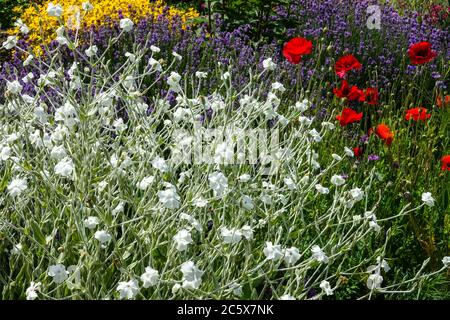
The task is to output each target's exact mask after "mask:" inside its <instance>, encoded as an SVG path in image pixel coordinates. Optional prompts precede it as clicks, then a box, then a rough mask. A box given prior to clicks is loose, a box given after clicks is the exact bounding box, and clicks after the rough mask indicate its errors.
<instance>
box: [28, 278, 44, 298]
mask: <svg viewBox="0 0 450 320" xmlns="http://www.w3.org/2000/svg"><path fill="white" fill-rule="evenodd" d="M40 289H41V283H40V282H38V283H35V282H33V281H31V282H30V286H29V287H28V288H27V290H26V291H25V294H26V296H27V300H35V299H36V298H37V297H38V295H37V291H40Z"/></svg>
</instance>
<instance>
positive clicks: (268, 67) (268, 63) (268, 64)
mask: <svg viewBox="0 0 450 320" xmlns="http://www.w3.org/2000/svg"><path fill="white" fill-rule="evenodd" d="M263 68H264V69H266V70H271V71H273V70H275V69H276V68H277V65H276V63H275V62H273V61H272V58H267V59H265V60H264V61H263Z"/></svg>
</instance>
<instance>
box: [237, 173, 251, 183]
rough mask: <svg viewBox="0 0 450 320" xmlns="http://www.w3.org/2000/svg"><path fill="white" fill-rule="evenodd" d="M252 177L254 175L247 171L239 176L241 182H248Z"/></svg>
mask: <svg viewBox="0 0 450 320" xmlns="http://www.w3.org/2000/svg"><path fill="white" fill-rule="evenodd" d="M251 178H252V177H251V176H250V175H249V174H247V173H245V174H243V175H241V176H239V178H238V179H239V181H240V182H248V181H250V179H251Z"/></svg>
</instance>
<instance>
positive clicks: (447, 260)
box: [442, 256, 450, 267]
mask: <svg viewBox="0 0 450 320" xmlns="http://www.w3.org/2000/svg"><path fill="white" fill-rule="evenodd" d="M442 263H443V264H444V266H445V267H448V266H450V256H446V257H444V258H442Z"/></svg>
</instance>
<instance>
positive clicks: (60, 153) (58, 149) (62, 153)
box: [50, 145, 67, 160]
mask: <svg viewBox="0 0 450 320" xmlns="http://www.w3.org/2000/svg"><path fill="white" fill-rule="evenodd" d="M50 157H51V158H52V159H56V160H61V159H64V158H65V157H67V153H66V149H65V148H64V146H63V145H60V146H54V147H53V148H52V151H50Z"/></svg>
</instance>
